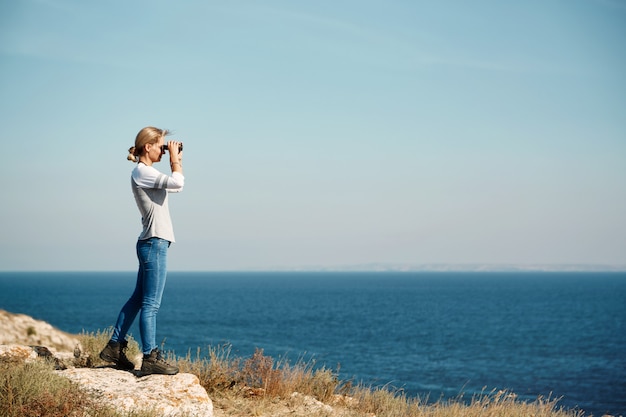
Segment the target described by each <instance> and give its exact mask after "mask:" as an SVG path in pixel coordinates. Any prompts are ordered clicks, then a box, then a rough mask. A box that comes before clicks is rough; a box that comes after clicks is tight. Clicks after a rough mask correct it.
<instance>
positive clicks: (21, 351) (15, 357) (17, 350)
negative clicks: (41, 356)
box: [0, 344, 37, 362]
mask: <svg viewBox="0 0 626 417" xmlns="http://www.w3.org/2000/svg"><path fill="white" fill-rule="evenodd" d="M0 358H3V359H7V360H10V361H20V362H32V361H34V360H35V359H37V353H36V352H35V350H34V349H33V348H32V347H30V346H24V345H16V344H10V345H0Z"/></svg>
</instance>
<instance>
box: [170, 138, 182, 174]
mask: <svg viewBox="0 0 626 417" xmlns="http://www.w3.org/2000/svg"><path fill="white" fill-rule="evenodd" d="M182 145H183V143H182V142H178V141H176V140H170V141H168V142H167V149H168V151H169V153H170V166H171V167H172V172H180V173H182V172H183V152H182V151H181V150H180V148H182Z"/></svg>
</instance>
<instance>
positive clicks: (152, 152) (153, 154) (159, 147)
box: [146, 137, 165, 162]
mask: <svg viewBox="0 0 626 417" xmlns="http://www.w3.org/2000/svg"><path fill="white" fill-rule="evenodd" d="M164 153H165V151H164V150H163V137H160V138H159V141H158V142H156V143H149V144H147V145H146V155H147V156H148V158H150V160H151V161H152V162H159V161H161V157H162V156H163V154H164Z"/></svg>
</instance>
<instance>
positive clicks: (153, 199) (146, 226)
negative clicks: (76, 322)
mask: <svg viewBox="0 0 626 417" xmlns="http://www.w3.org/2000/svg"><path fill="white" fill-rule="evenodd" d="M169 133H170V132H169V131H167V130H162V129H157V128H155V127H145V128H143V129H141V131H140V132H139V133H138V134H137V137H136V139H135V146H133V147H132V148H130V149H129V150H128V151H129V155H128V159H129V160H130V161H133V162H138V163H137V166H136V167H135V169H133V172H132V175H131V187H132V190H133V195H134V196H135V201H136V203H137V207H138V208H139V212H140V213H141V221H142V223H143V231H142V232H141V235H139V239H138V241H137V258H138V259H139V272H138V273H137V284H136V286H135V291H134V292H133V294H132V295H131V296H130V298H129V299H128V301H127V302H126V304H124V306H123V307H122V310H121V311H120V313H119V316H118V318H117V323H116V325H115V328H114V329H113V335H112V336H111V340H110V341H109V343H108V344H107V346H106V347H105V348H104V350H102V352H100V358H102V359H103V360H105V361H107V362H113V363H115V365H116V366H117V367H119V368H122V369H126V370H132V369H134V368H135V365H134V364H133V363H132V362H131V361H130V360H129V359H128V358H127V357H126V354H125V350H126V347H127V344H128V342H127V341H126V334H127V332H128V330H129V329H130V326H131V325H132V323H133V321H134V320H135V317H136V316H137V313H139V312H140V311H141V314H140V316H139V331H140V333H141V344H142V352H143V362H142V364H141V372H142V373H143V374H145V375H147V374H165V375H174V374H176V373H178V368H177V367H176V366H173V365H170V364H169V363H167V362H166V361H165V360H164V359H163V357H162V356H161V352H160V351H159V349H158V348H157V345H156V317H157V313H158V311H159V306H160V305H161V297H162V296H163V289H164V288H165V278H166V274H167V271H166V260H167V249H168V248H169V246H170V244H171V242H174V231H173V228H172V221H171V219H170V213H169V208H168V203H167V200H168V198H167V197H168V192H180V191H182V189H183V186H184V184H185V177H184V176H183V166H182V143H181V142H177V141H173V140H171V141H168V142H167V146H164V138H165V136H167V135H168V134H169ZM166 149H167V150H168V151H169V154H170V167H171V169H172V175H171V176H168V175H165V174H163V173H161V172H159V171H158V170H157V169H156V168H154V167H153V164H154V163H155V162H159V161H161V157H162V156H163V155H164V154H165V150H166Z"/></svg>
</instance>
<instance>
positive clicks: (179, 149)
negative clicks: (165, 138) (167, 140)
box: [161, 143, 183, 152]
mask: <svg viewBox="0 0 626 417" xmlns="http://www.w3.org/2000/svg"><path fill="white" fill-rule="evenodd" d="M161 149H162V150H163V152H167V145H163V146H161ZM182 151H183V144H182V143H181V144H180V145H178V152H182Z"/></svg>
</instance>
